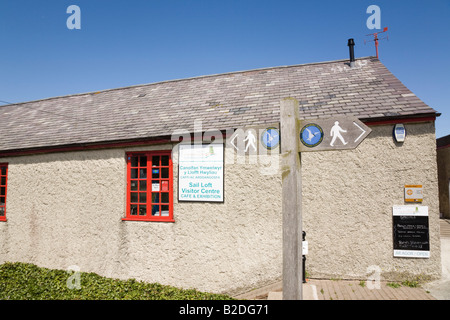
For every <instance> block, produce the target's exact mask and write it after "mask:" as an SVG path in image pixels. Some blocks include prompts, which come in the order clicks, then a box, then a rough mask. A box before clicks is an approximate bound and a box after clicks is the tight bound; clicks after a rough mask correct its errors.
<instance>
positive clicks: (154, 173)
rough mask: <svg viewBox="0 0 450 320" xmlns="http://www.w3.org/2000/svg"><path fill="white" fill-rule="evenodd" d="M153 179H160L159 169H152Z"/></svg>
mask: <svg viewBox="0 0 450 320" xmlns="http://www.w3.org/2000/svg"><path fill="white" fill-rule="evenodd" d="M152 178H159V169H152Z"/></svg>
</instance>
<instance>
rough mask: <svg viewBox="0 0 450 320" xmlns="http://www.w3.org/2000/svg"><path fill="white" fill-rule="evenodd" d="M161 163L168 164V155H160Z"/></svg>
mask: <svg viewBox="0 0 450 320" xmlns="http://www.w3.org/2000/svg"><path fill="white" fill-rule="evenodd" d="M161 165H162V166H168V165H169V156H162V157H161Z"/></svg>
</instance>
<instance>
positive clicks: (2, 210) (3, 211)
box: [0, 207, 5, 217]
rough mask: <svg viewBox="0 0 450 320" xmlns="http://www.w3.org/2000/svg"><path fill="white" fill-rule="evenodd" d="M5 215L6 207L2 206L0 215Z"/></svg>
mask: <svg viewBox="0 0 450 320" xmlns="http://www.w3.org/2000/svg"><path fill="white" fill-rule="evenodd" d="M4 215H5V208H3V207H0V217H3V216H4Z"/></svg>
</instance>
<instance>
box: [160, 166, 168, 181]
mask: <svg viewBox="0 0 450 320" xmlns="http://www.w3.org/2000/svg"><path fill="white" fill-rule="evenodd" d="M161 178H166V179H167V178H169V168H162V169H161Z"/></svg>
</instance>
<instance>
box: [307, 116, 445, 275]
mask: <svg viewBox="0 0 450 320" xmlns="http://www.w3.org/2000/svg"><path fill="white" fill-rule="evenodd" d="M371 128H372V130H373V131H372V132H371V133H370V135H369V136H368V137H367V138H366V140H364V141H363V142H362V143H361V144H360V145H359V146H358V148H357V149H355V150H351V151H341V152H339V153H338V154H337V153H336V152H332V151H328V152H321V153H308V154H306V153H304V154H303V155H302V164H303V166H302V169H303V170H302V174H303V201H304V207H303V216H304V220H303V223H304V229H305V231H306V232H307V240H308V241H309V252H310V254H309V255H308V258H307V268H306V269H307V271H309V273H310V274H311V275H312V276H316V277H334V278H360V277H361V276H363V275H371V274H373V270H376V269H375V268H374V269H372V271H371V269H370V268H369V267H371V266H377V267H379V268H380V269H379V270H380V271H381V276H382V277H383V278H384V279H386V280H389V279H390V280H396V279H400V278H404V277H408V276H411V277H415V276H424V277H432V278H437V277H440V274H441V260H440V259H441V258H440V238H439V200H438V183H437V168H436V150H435V149H436V147H435V135H434V132H435V131H434V124H433V123H423V124H405V128H406V131H407V136H406V140H405V142H404V143H403V144H398V143H396V142H394V139H393V138H392V129H393V125H390V126H373V127H371ZM407 184H415V185H418V184H421V185H423V193H424V201H423V203H422V205H423V206H428V207H429V228H430V246H431V248H430V258H429V259H416V258H397V257H396V258H394V257H393V226H392V206H393V205H404V204H405V202H404V185H407ZM368 268H369V269H368Z"/></svg>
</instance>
